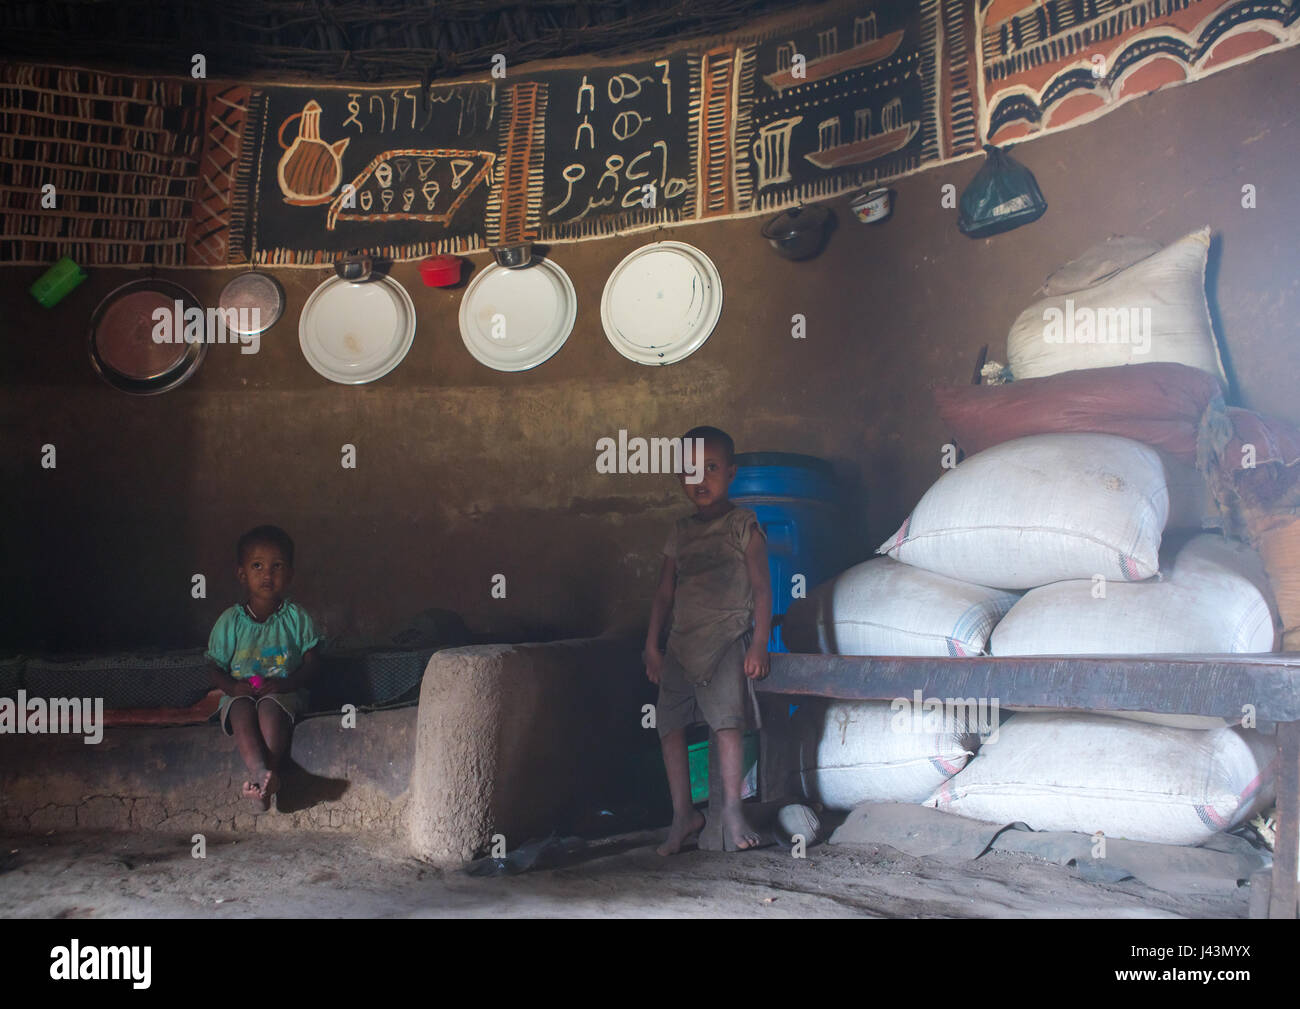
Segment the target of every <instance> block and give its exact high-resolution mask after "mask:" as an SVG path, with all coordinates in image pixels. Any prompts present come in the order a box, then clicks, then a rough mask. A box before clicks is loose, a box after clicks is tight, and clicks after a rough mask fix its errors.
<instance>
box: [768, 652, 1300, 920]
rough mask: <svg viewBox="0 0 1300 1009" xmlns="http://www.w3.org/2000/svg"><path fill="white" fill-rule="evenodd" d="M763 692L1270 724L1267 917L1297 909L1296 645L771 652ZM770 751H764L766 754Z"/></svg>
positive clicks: (1299, 723)
mask: <svg viewBox="0 0 1300 1009" xmlns="http://www.w3.org/2000/svg"><path fill="white" fill-rule="evenodd" d="M757 688H758V690H759V691H760V692H762V693H765V694H769V695H772V694H779V695H790V696H792V697H798V696H805V697H825V698H833V699H835V700H849V701H890V700H893V699H894V698H896V697H905V698H911V697H912V696H913V692H914V691H916V690H918V689H919V690H920V691H921V692H922V696H924V697H974V698H987V699H989V700H992V699H995V698H996V699H997V702H998V704H999V706H1000V707H1008V706H1016V707H1025V708H1067V709H1072V710H1077V711H1091V712H1101V713H1105V712H1107V711H1146V712H1152V713H1156V714H1167V715H1207V716H1217V717H1219V718H1224V719H1227V720H1228V721H1230V722H1236V721H1240V720H1241V717H1242V712H1243V708H1244V706H1245V705H1252V706H1253V708H1254V713H1255V719H1256V722H1257V727H1258V728H1260V729H1262V730H1264V731H1268V730H1269V729H1270V727H1276V732H1277V744H1278V750H1279V764H1278V770H1277V779H1276V780H1277V817H1278V827H1277V839H1276V845H1275V848H1276V850H1275V851H1274V861H1273V878H1272V885H1271V888H1270V891H1269V899H1268V916H1269V917H1270V918H1294V917H1296V910H1297V889H1298V888H1297V881H1296V872H1297V867H1298V863H1300V653H1297V652H1288V653H1284V654H1283V653H1271V654H1266V655H1240V654H1237V655H1129V656H1123V657H1115V656H1105V655H1068V656H1051V655H1035V656H1024V657H1021V656H1015V657H1012V656H1006V657H1000V658H999V657H982V658H960V659H957V658H952V659H948V658H938V659H936V658H927V657H891V656H861V655H807V654H774V655H773V656H772V672H771V675H770V676H768V678H767V679H765V680H762V681H760V682H759V683H758V684H757ZM765 756H766V754H765Z"/></svg>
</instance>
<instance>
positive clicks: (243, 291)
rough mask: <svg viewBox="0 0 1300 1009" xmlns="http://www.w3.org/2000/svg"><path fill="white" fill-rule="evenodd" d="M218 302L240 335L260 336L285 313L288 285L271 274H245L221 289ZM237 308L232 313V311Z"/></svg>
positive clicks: (235, 332) (225, 316)
mask: <svg viewBox="0 0 1300 1009" xmlns="http://www.w3.org/2000/svg"><path fill="white" fill-rule="evenodd" d="M217 304H218V306H219V307H220V308H221V310H222V315H223V318H226V319H228V320H230V321H229V322H227V324H226V325H227V328H228V329H229V330H230V331H231V332H232V333H234V334H236V335H237V336H256V335H257V334H258V333H265V332H266V331H267V330H268V329H270V328H271V327H272V326H274V325H275V324H276V322H277V321H278V320H279V318H280V316H281V315H282V314H283V313H284V288H283V287H281V286H280V282H279V281H278V280H276V279H275V278H274V277H272V276H271V275H270V274H269V273H258V272H256V271H250V272H248V273H241V274H240V275H239V276H237V277H235V278H234V279H233V280H232V281H230V283H228V284H227V285H226V286H225V287H223V288H222V289H221V295H220V297H219V298H218V299H217ZM232 309H233V310H234V315H233V316H232V315H230V314H228V313H229V310H232Z"/></svg>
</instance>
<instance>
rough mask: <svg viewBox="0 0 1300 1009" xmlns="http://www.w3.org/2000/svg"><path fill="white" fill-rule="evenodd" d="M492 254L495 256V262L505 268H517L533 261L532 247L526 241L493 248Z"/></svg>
mask: <svg viewBox="0 0 1300 1009" xmlns="http://www.w3.org/2000/svg"><path fill="white" fill-rule="evenodd" d="M492 254H493V255H494V256H496V257H497V264H498V265H499V266H504V267H505V268H506V269H507V270H518V269H519V268H520V267H524V266H527V265H528V264H529V263H531V262H532V261H533V247H532V246H531V245H529V244H527V243H525V244H523V245H506V246H502V247H501V248H499V249H493V250H492Z"/></svg>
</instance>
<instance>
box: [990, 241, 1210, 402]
mask: <svg viewBox="0 0 1300 1009" xmlns="http://www.w3.org/2000/svg"><path fill="white" fill-rule="evenodd" d="M1209 249H1210V229H1209V228H1201V229H1200V230H1199V231H1194V232H1192V233H1191V234H1190V235H1187V236H1186V237H1184V238H1181V239H1179V240H1178V241H1176V242H1174V243H1173V244H1172V245H1169V246H1168V247H1167V248H1165V249H1162V250H1161V251H1160V252H1157V253H1156V254H1155V255H1152V256H1148V257H1147V258H1145V259H1142V260H1140V261H1139V262H1137V263H1134V264H1133V265H1132V266H1129V267H1128V268H1127V269H1124V270H1121V271H1120V272H1118V273H1116V274H1115V275H1114V276H1112V277H1110V278H1109V279H1107V280H1104V281H1103V282H1101V283H1098V284H1095V285H1093V286H1092V287H1088V288H1085V289H1083V290H1081V291H1072V292H1070V293H1069V294H1063V295H1060V296H1057V297H1052V298H1046V299H1044V300H1043V301H1039V302H1036V303H1035V304H1033V305H1030V306H1029V307H1028V308H1027V309H1025V310H1024V311H1023V312H1021V313H1020V316H1019V317H1018V318H1017V319H1016V321H1015V322H1014V323H1013V324H1012V326H1011V332H1010V333H1008V334H1007V360H1008V362H1009V364H1010V366H1011V371H1012V374H1014V375H1015V377H1016V378H1040V377H1042V376H1044V375H1056V374H1059V373H1060V372H1063V371H1077V370H1079V369H1083V368H1108V367H1112V366H1120V365H1126V364H1144V363H1147V362H1151V361H1173V362H1176V363H1178V364H1185V365H1188V366H1189V367H1192V368H1199V369H1201V370H1202V371H1206V372H1209V373H1210V374H1211V375H1214V376H1216V377H1217V378H1219V379H1220V380H1222V379H1223V377H1224V373H1223V362H1222V360H1221V359H1220V355H1219V347H1218V344H1217V343H1216V342H1215V339H1214V326H1213V324H1212V322H1211V320H1210V309H1209V305H1208V304H1207V303H1206V300H1205V263H1206V258H1207V256H1208V253H1209Z"/></svg>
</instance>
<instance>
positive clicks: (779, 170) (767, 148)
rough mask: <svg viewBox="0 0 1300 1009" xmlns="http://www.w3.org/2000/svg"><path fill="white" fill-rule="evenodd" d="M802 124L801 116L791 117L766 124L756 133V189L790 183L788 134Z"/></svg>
mask: <svg viewBox="0 0 1300 1009" xmlns="http://www.w3.org/2000/svg"><path fill="white" fill-rule="evenodd" d="M801 122H803V116H791V117H790V118H789V119H780V120H778V121H777V122H774V123H768V124H767V125H766V126H764V127H763V128H762V129H760V130H759V131H758V139H757V140H755V141H754V163H755V164H756V165H758V188H759V189H762V188H763V187H764V186H772V185H775V184H776V183H778V182H789V181H790V178H791V176H790V134H791V133H792V132H793V131H794V128H795V126H797V125H798V124H799V123H801Z"/></svg>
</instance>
